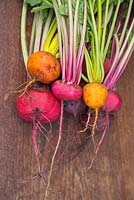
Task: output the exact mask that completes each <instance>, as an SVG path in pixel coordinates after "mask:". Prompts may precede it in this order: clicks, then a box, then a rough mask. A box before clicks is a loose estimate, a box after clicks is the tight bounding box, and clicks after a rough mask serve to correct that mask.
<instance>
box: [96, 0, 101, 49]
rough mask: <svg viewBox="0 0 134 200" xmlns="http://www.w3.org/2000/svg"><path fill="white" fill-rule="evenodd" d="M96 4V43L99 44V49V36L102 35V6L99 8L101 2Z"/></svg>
mask: <svg viewBox="0 0 134 200" xmlns="http://www.w3.org/2000/svg"><path fill="white" fill-rule="evenodd" d="M97 3H98V42H99V48H100V43H101V35H102V6H101V0H98V1H97Z"/></svg>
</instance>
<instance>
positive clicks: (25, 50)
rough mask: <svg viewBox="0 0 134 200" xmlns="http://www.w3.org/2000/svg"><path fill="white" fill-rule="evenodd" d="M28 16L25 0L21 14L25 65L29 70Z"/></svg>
mask: <svg viewBox="0 0 134 200" xmlns="http://www.w3.org/2000/svg"><path fill="white" fill-rule="evenodd" d="M26 17H27V3H25V2H23V8H22V16H21V48H22V54H23V59H24V63H25V67H26V70H27V61H28V49H27V43H26Z"/></svg>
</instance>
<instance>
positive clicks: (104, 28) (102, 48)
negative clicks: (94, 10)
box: [101, 0, 109, 55]
mask: <svg viewBox="0 0 134 200" xmlns="http://www.w3.org/2000/svg"><path fill="white" fill-rule="evenodd" d="M108 7H109V0H106V9H105V17H104V25H103V32H102V41H101V55H103V50H104V45H105V37H106V28H107V18H108Z"/></svg>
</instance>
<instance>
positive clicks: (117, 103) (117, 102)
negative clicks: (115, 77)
mask: <svg viewBox="0 0 134 200" xmlns="http://www.w3.org/2000/svg"><path fill="white" fill-rule="evenodd" d="M121 105H122V99H121V97H120V96H119V94H118V93H117V92H115V91H113V90H109V91H108V96H107V99H106V102H105V106H104V109H105V110H106V111H107V112H117V111H119V110H120V108H121Z"/></svg>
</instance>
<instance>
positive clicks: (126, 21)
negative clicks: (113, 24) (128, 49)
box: [120, 0, 133, 46]
mask: <svg viewBox="0 0 134 200" xmlns="http://www.w3.org/2000/svg"><path fill="white" fill-rule="evenodd" d="M132 5H133V0H130V3H129V7H128V11H127V16H126V20H125V24H124V26H123V30H122V34H121V37H120V46H121V45H122V42H123V40H124V37H125V33H126V29H127V25H128V21H129V17H130V14H131V9H132Z"/></svg>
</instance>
